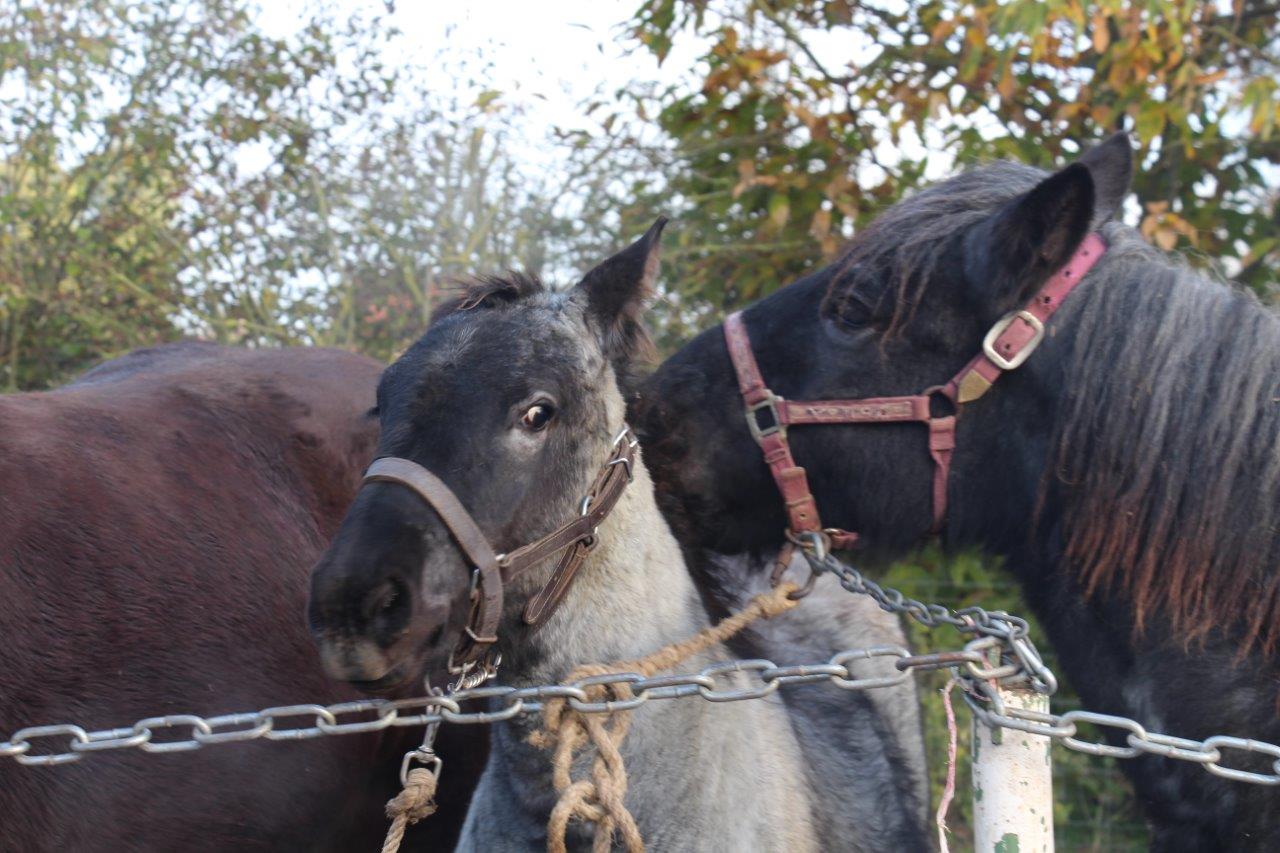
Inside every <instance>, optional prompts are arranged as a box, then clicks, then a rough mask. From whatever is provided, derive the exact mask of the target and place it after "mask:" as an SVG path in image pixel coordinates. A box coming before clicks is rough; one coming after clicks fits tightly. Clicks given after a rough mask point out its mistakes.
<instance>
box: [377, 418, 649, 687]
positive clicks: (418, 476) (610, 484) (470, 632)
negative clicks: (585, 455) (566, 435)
mask: <svg viewBox="0 0 1280 853" xmlns="http://www.w3.org/2000/svg"><path fill="white" fill-rule="evenodd" d="M638 446H639V443H638V442H637V441H636V438H635V436H634V435H633V434H632V432H631V428H630V427H626V428H624V429H623V430H622V432H621V433H619V434H618V436H617V438H615V439H614V441H613V447H612V453H611V454H610V456H609V460H608V461H607V462H605V464H604V465H603V466H601V468H600V471H599V472H598V473H597V474H596V477H595V480H594V481H593V482H592V484H591V488H590V489H589V490H588V491H587V494H586V497H584V498H583V500H582V509H581V512H580V513H579V515H578V516H577V517H575V518H573V519H571V520H569V521H567V522H565V523H564V524H562V525H560V526H559V527H557V528H556V529H555V530H553V531H551V532H550V533H548V534H547V535H546V536H543V537H542V538H541V539H537V540H535V541H533V542H530V543H529V544H527V545H522V546H521V547H519V548H517V549H515V550H514V551H511V552H510V553H507V554H497V553H495V552H494V550H493V548H492V546H491V545H490V544H489V541H488V539H486V538H485V535H484V533H483V532H481V530H480V527H479V525H477V524H476V523H475V521H474V520H473V519H472V517H471V515H470V513H468V512H467V510H466V508H465V507H463V505H462V502H461V501H459V500H458V498H457V496H456V495H454V493H453V490H452V489H450V488H449V487H448V486H447V485H445V484H444V482H443V481H442V480H441V479H440V478H439V477H437V476H436V475H435V474H432V473H431V472H430V471H428V470H427V469H426V468H424V467H422V466H421V465H419V464H418V463H417V462H414V461H412V460H409V459H401V458H399V457H395V456H384V457H382V458H381V459H376V460H374V462H373V464H372V465H370V466H369V470H368V471H366V472H365V475H364V480H363V481H362V483H361V485H365V484H368V483H397V484H399V485H401V486H404V487H406V488H408V489H410V490H411V491H413V493H414V494H416V495H417V496H418V497H420V498H422V500H423V501H424V502H426V504H427V506H429V507H431V509H433V510H434V511H435V513H436V514H437V515H438V516H440V520H441V521H443V522H444V524H445V527H447V528H448V529H449V533H450V534H451V535H452V536H453V539H454V541H455V542H457V544H458V547H459V548H460V549H461V550H462V553H463V554H465V555H466V558H467V561H468V562H469V563H471V565H472V567H473V569H474V575H473V582H472V589H471V613H470V615H469V617H468V619H467V625H466V628H465V629H464V632H463V636H462V637H461V638H460V639H459V641H458V645H457V646H456V647H455V648H454V651H453V654H452V656H451V667H452V668H454V670H455V672H457V671H460V670H461V669H462V668H466V667H470V666H472V665H474V664H476V663H478V662H480V661H481V660H483V659H484V658H485V656H486V654H487V653H488V652H489V651H490V649H491V648H492V646H493V644H494V643H496V642H497V641H498V623H499V621H500V620H501V618H502V600H503V586H504V585H505V584H508V583H510V582H511V581H512V580H514V579H515V578H516V577H519V576H520V575H522V574H524V573H525V572H526V571H527V570H529V569H531V568H533V567H534V566H536V565H537V564H539V563H541V562H542V561H543V560H545V559H547V558H548V557H551V556H553V555H554V554H558V553H560V552H562V551H563V552H564V556H563V557H562V558H561V559H560V562H559V564H557V566H556V568H555V570H554V571H552V573H551V578H550V579H549V580H548V581H547V583H546V584H545V585H544V586H543V587H542V589H540V590H539V591H538V592H537V593H535V594H534V596H533V597H532V598H531V599H529V603H528V604H527V605H526V607H525V611H524V621H525V622H526V623H528V624H529V625H533V626H538V625H541V624H542V623H544V622H546V620H547V619H548V618H549V617H550V616H551V614H552V613H554V612H555V609H556V607H558V606H559V604H560V602H561V601H563V600H564V596H565V593H566V592H568V590H569V586H570V585H571V584H572V583H573V579H574V577H575V576H576V575H577V572H578V569H579V568H581V567H582V563H583V561H584V560H585V559H586V557H587V555H588V554H589V553H591V550H592V549H593V548H594V547H595V544H596V530H597V528H598V527H599V526H600V523H601V522H602V521H604V520H605V518H607V517H608V515H609V513H610V512H612V511H613V508H614V507H615V506H617V504H618V499H619V498H621V497H622V492H623V490H625V489H626V487H627V484H628V483H629V482H631V470H632V466H633V465H634V464H635V455H636V448H637V447H638Z"/></svg>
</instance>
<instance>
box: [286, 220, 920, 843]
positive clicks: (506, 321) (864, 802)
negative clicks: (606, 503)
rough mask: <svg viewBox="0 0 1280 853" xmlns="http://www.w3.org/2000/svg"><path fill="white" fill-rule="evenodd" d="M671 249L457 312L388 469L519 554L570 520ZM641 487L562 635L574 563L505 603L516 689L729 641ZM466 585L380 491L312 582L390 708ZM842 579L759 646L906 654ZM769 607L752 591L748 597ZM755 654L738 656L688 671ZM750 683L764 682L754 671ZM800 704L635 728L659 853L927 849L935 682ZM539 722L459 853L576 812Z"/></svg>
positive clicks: (395, 422)
mask: <svg viewBox="0 0 1280 853" xmlns="http://www.w3.org/2000/svg"><path fill="white" fill-rule="evenodd" d="M660 231H661V223H659V224H658V225H655V227H654V228H652V229H650V231H649V233H648V234H646V235H645V236H644V237H643V238H642V239H641V240H640V241H638V242H637V243H635V244H633V245H632V246H631V247H629V248H628V249H626V250H624V251H623V252H621V253H620V254H618V255H615V256H614V257H613V258H610V259H609V260H608V261H606V262H604V263H603V264H601V265H600V266H599V267H597V268H595V269H594V270H592V271H591V272H590V273H588V274H587V275H586V277H585V278H584V279H583V281H582V282H581V283H580V284H579V285H578V286H577V287H575V288H573V289H571V290H569V291H566V292H552V291H549V290H546V289H544V288H543V287H542V286H541V285H540V284H538V283H537V282H536V281H533V280H531V279H527V278H522V277H510V278H504V279H487V280H484V281H482V282H479V283H477V284H476V285H474V286H473V287H472V288H471V289H470V290H469V291H468V292H467V293H466V294H465V295H464V296H463V297H462V298H461V299H460V300H458V301H457V302H456V303H454V304H452V305H449V306H446V308H444V309H442V310H441V311H440V312H438V313H437V316H436V317H435V318H434V319H433V322H432V324H431V326H430V328H429V329H428V330H427V333H426V334H425V335H424V336H423V337H422V338H421V339H420V340H419V341H418V342H417V343H416V344H414V345H413V346H412V347H411V348H410V349H409V350H408V351H407V352H406V353H405V354H404V355H403V356H402V357H401V358H400V359H399V360H398V361H397V362H396V363H395V364H393V365H392V366H391V367H390V368H389V369H388V370H387V371H386V373H385V374H384V376H383V378H382V381H381V384H380V387H379V389H378V411H379V417H380V419H381V424H382V437H381V445H380V447H379V455H380V456H400V457H405V458H408V459H411V460H413V461H415V462H417V463H419V464H420V465H422V466H424V467H426V468H427V469H429V470H431V471H432V472H434V473H435V474H436V475H437V476H438V477H440V478H441V479H442V480H444V481H445V483H446V484H447V485H448V486H449V488H450V489H452V490H453V492H454V493H455V494H456V495H457V496H458V498H459V499H460V500H461V501H462V503H463V504H464V505H465V506H466V508H467V510H468V511H469V512H470V513H471V515H472V516H473V517H474V518H475V520H476V522H477V523H478V524H479V525H480V527H481V529H482V530H483V531H484V533H485V534H486V536H488V538H489V539H490V541H491V542H492V543H493V545H494V547H495V548H498V549H510V548H514V547H516V546H519V545H520V544H522V543H525V542H530V541H533V540H534V539H537V538H538V537H540V536H542V535H544V534H545V533H546V532H547V531H548V530H550V529H552V528H553V527H555V526H556V525H557V524H559V523H561V522H563V521H564V520H566V519H568V518H571V517H572V516H573V515H574V514H575V513H577V512H578V502H579V500H580V498H581V496H582V495H583V494H584V493H585V492H586V490H587V488H588V485H589V484H590V482H591V480H592V478H593V477H594V476H595V474H596V472H597V470H598V469H599V467H600V466H601V464H602V463H603V462H604V461H605V460H606V459H608V458H609V454H610V444H611V440H612V439H613V437H614V436H615V435H617V434H618V433H619V431H620V430H621V428H622V426H623V418H624V410H625V406H624V403H623V392H622V391H621V390H620V379H621V381H622V382H625V381H626V380H627V378H628V377H629V376H630V375H631V373H632V367H633V361H636V360H638V358H639V357H640V356H641V355H642V354H644V353H645V352H646V351H647V350H648V349H649V343H648V338H647V336H646V335H645V333H644V331H643V329H642V327H641V325H640V314H641V312H642V310H643V302H644V299H645V297H646V296H647V295H648V292H649V289H650V287H651V284H652V280H653V278H654V275H655V271H656V266H657V243H658V235H659V233H660ZM634 475H635V479H634V482H633V483H632V484H631V485H630V486H629V487H628V488H627V490H626V491H625V493H624V494H623V496H622V499H621V501H620V502H619V504H618V505H617V507H616V508H615V509H614V511H613V513H612V514H611V515H610V516H609V517H608V518H607V519H606V521H605V522H604V523H603V524H602V525H601V527H600V530H599V532H598V545H597V547H596V548H595V550H594V551H593V552H592V553H591V556H590V557H589V558H588V560H587V562H586V563H585V564H584V566H583V568H582V570H581V571H580V572H579V574H578V577H577V580H576V582H575V583H574V585H573V586H572V588H571V589H570V590H569V592H568V595H567V597H566V598H565V600H564V602H563V604H562V606H561V607H560V608H559V609H558V610H557V611H556V612H555V614H554V615H553V616H552V617H551V619H550V620H549V621H548V622H547V623H546V624H545V625H543V626H542V627H541V628H539V629H537V630H536V631H535V630H531V629H529V628H528V627H527V626H525V625H524V624H523V623H522V621H521V618H520V612H521V610H522V608H523V606H524V604H525V603H526V601H527V600H528V599H529V597H530V596H531V595H532V594H533V593H534V592H535V591H536V590H537V589H538V588H539V587H540V586H541V585H542V584H543V583H544V582H545V581H546V579H547V576H548V575H549V573H550V571H551V568H552V566H553V564H554V563H555V561H554V560H548V561H546V564H545V565H544V566H542V567H539V568H538V569H536V570H534V571H532V572H530V573H529V574H528V575H525V576H523V577H520V578H518V579H517V580H516V581H515V582H514V583H513V584H511V585H509V586H508V588H507V597H506V608H505V611H504V615H503V620H502V625H501V629H500V631H499V636H500V637H501V641H500V644H499V647H498V648H500V650H501V652H502V654H503V657H504V658H505V663H504V664H503V669H502V680H503V681H504V682H506V683H510V684H515V685H527V684H534V683H550V682H555V681H558V680H560V679H562V678H564V677H565V675H566V674H567V673H568V672H569V671H570V670H571V669H572V668H574V667H575V666H576V665H578V664H582V663H591V662H599V663H608V662H613V661H619V660H629V659H634V658H637V657H642V656H644V655H647V654H649V653H651V652H653V651H655V650H657V649H659V648H662V647H663V646H666V645H668V644H670V643H673V642H677V641H680V640H683V639H686V638H688V637H690V636H691V635H693V634H695V633H697V632H698V631H700V630H702V629H703V628H705V627H707V626H708V625H709V624H710V621H711V620H710V618H709V617H708V615H707V612H706V610H705V609H704V606H703V603H702V599H701V597H700V595H699V591H698V590H697V589H696V588H695V586H694V583H693V581H692V580H691V578H690V575H689V573H688V572H687V570H686V568H685V565H684V561H683V559H682V556H681V551H680V548H679V547H678V546H677V544H676V541H675V539H674V538H673V537H672V535H671V532H670V530H669V529H668V527H667V524H666V522H665V521H664V520H663V518H662V516H661V515H660V514H659V511H658V508H657V506H656V504H655V501H654V495H653V488H652V484H651V482H650V479H649V475H648V472H647V471H646V470H645V468H644V465H643V464H637V465H636V466H635V471H634ZM743 574H744V577H745V576H756V573H754V572H744V573H743ZM469 575H470V566H469V565H468V564H467V563H466V561H465V560H464V558H463V556H462V554H461V552H460V551H459V550H458V548H457V547H456V545H455V544H454V542H453V541H452V540H451V539H450V536H449V533H448V532H447V530H446V528H445V527H444V525H443V523H442V522H441V520H440V519H439V518H438V517H437V516H436V515H435V514H434V513H433V512H432V511H431V510H430V509H428V508H427V506H426V505H425V504H424V503H422V502H421V501H420V500H418V498H417V497H416V496H415V495H414V494H413V493H411V492H410V491H409V490H408V489H406V488H404V487H403V486H401V485H399V484H395V483H373V484H370V485H368V486H366V487H365V488H364V489H363V490H362V491H361V493H360V495H359V496H358V498H357V499H356V501H355V503H354V504H353V505H352V507H351V509H350V511H349V512H348V515H347V517H346V520H345V521H344V522H343V525H342V528H341V530H340V531H339V533H338V535H337V537H336V538H335V540H334V542H333V543H332V545H331V546H330V548H329V550H328V552H327V553H326V554H325V556H324V557H323V558H322V559H321V561H320V563H319V564H318V565H317V567H316V569H315V572H314V575H313V586H312V602H311V620H312V629H313V631H314V633H315V636H316V640H317V642H318V644H319V647H320V650H321V655H322V657H323V659H324V660H325V663H326V666H327V669H328V671H329V672H330V673H331V674H334V675H336V676H338V677H341V678H344V679H346V680H348V681H353V682H356V683H359V684H361V685H362V686H364V687H365V688H366V689H372V690H394V689H396V688H398V687H401V686H403V685H404V684H405V683H406V682H412V681H415V680H417V679H420V678H421V674H422V672H423V671H424V670H425V669H426V668H428V667H429V666H431V665H432V664H438V663H439V662H440V661H441V659H442V658H443V657H444V656H446V655H447V653H448V650H449V648H450V647H451V646H452V645H453V644H454V642H455V640H456V638H457V636H458V632H459V631H460V630H461V628H462V625H463V624H464V622H465V618H466V609H467V599H468V578H469ZM830 581H831V579H830V578H824V579H823V582H822V583H820V584H819V587H818V589H817V590H816V591H815V592H814V594H813V595H812V596H811V598H810V599H809V600H807V601H805V602H803V603H802V605H801V606H800V607H798V608H795V609H793V610H792V611H790V612H788V613H786V614H784V615H783V616H781V617H777V618H776V619H774V620H772V621H770V622H769V623H757V625H758V626H759V627H757V628H755V629H753V630H751V631H749V632H748V636H746V637H745V638H744V639H743V641H742V642H743V643H744V644H745V647H747V648H750V649H751V650H752V651H753V652H755V653H757V654H759V655H762V656H765V657H768V658H770V659H772V660H775V661H777V662H779V663H795V662H801V661H812V660H819V659H823V658H824V657H825V656H826V655H829V654H831V653H832V652H833V651H835V650H839V649H843V648H848V647H863V646H872V645H884V644H893V645H901V644H902V643H903V639H902V635H901V632H900V628H899V626H898V625H897V624H896V622H894V621H893V620H892V619H890V618H888V617H886V616H884V615H882V614H880V613H879V612H878V611H876V610H875V609H874V607H872V606H870V605H869V604H868V603H865V602H860V601H858V600H857V599H855V598H853V597H851V596H849V595H847V594H845V593H843V592H842V591H840V590H838V588H834V589H833V587H832V586H831V584H830ZM758 591H760V589H759V588H744V589H743V591H742V595H743V599H744V600H745V599H747V598H748V597H749V596H750V595H752V594H753V593H755V592H758ZM736 648H737V647H735V650H736ZM736 656H737V655H736V654H733V653H731V652H730V651H729V650H728V649H726V648H724V647H720V646H717V647H714V648H712V649H711V650H710V651H707V652H705V653H703V654H701V655H699V656H697V657H695V658H694V659H691V660H689V661H687V662H686V663H685V664H684V665H682V666H681V668H680V669H681V670H682V671H693V670H696V669H699V668H701V667H703V666H706V665H709V664H711V663H713V662H716V661H722V660H727V659H730V658H733V657H736ZM852 666H853V668H855V669H856V670H857V673H856V674H857V675H858V676H869V675H885V674H891V673H892V672H893V667H892V663H891V661H890V659H887V658H879V659H876V660H874V661H871V662H864V663H861V664H857V665H852ZM735 680H739V681H741V684H742V686H747V680H746V677H745V676H741V675H740V674H739V675H735V676H733V677H731V678H730V681H731V682H733V681H735ZM784 690H787V691H788V692H791V691H794V692H795V695H790V696H788V698H787V700H786V701H785V702H784V701H783V699H782V698H781V697H780V696H779V695H777V694H775V695H774V696H771V697H769V698H767V699H762V700H753V701H740V702H730V703H723V704H712V703H709V702H704V701H701V700H693V699H684V700H677V701H663V702H650V703H647V704H645V705H643V706H641V707H640V708H639V709H637V710H636V711H635V713H634V716H633V719H632V724H631V729H630V734H629V736H628V738H627V740H626V742H625V744H624V746H623V754H624V757H625V759H626V765H627V771H628V778H629V787H628V790H627V795H626V804H627V807H628V808H629V809H630V811H631V812H632V814H633V815H634V816H635V818H636V821H637V823H638V825H639V827H640V831H641V833H642V834H643V836H644V838H645V841H646V843H647V844H648V845H649V846H650V847H651V849H653V850H662V851H669V850H708V851H710V850H715V851H724V850H732V851H739V850H770V851H774V850H776V851H784V850H785V851H797V850H911V849H927V848H928V847H929V840H928V838H929V836H928V834H927V833H926V831H925V829H924V820H923V816H924V815H923V812H924V804H925V803H926V801H927V796H926V793H925V789H924V772H923V749H922V744H921V735H920V727H919V720H918V716H917V710H916V698H915V693H914V686H913V685H912V684H910V683H909V682H908V683H905V684H902V685H900V686H897V687H893V688H887V689H879V690H873V691H870V692H869V693H867V694H866V695H865V696H861V694H849V693H846V692H844V691H841V690H839V689H837V688H835V687H833V686H830V685H827V684H819V685H807V686H804V687H799V688H784ZM853 696H861V698H859V699H858V700H857V702H858V704H854V701H853V699H852V697H853ZM537 724H538V723H537V721H536V720H534V719H519V718H517V719H515V720H512V721H510V722H506V723H502V724H499V725H497V726H496V727H495V730H494V732H493V735H494V738H493V748H492V750H491V753H490V758H489V763H488V766H487V768H486V769H485V772H484V774H483V777H482V779H481V782H480V784H479V787H478V788H477V790H476V792H475V796H474V798H473V800H472V804H471V809H470V812H469V815H468V818H467V820H466V825H465V828H464V830H463V837H462V841H461V844H460V849H462V850H483V851H501V850H513V851H514V850H519V851H526V850H536V849H541V848H543V847H544V846H545V845H546V826H547V819H548V816H549V814H550V811H551V808H552V806H553V805H554V802H555V799H556V796H555V791H554V789H553V787H552V783H551V768H550V756H549V753H548V752H546V751H545V750H542V749H539V748H537V747H535V746H532V745H530V744H529V743H528V737H529V735H530V734H531V731H532V729H533V727H534V726H536V725H537ZM586 761H587V759H586V758H583V759H582V762H583V766H584V768H585V762H586ZM575 775H577V774H575ZM442 784H444V785H447V784H448V769H447V768H446V769H445V776H444V778H443V780H442ZM885 792H891V793H890V794H889V796H888V797H886V793H885ZM864 795H865V796H864ZM886 799H888V800H889V802H890V807H889V808H885V802H886ZM592 833H593V827H592V826H590V825H579V824H572V825H571V831H570V837H569V839H568V840H569V845H570V847H571V849H581V848H589V847H590V846H591V841H592Z"/></svg>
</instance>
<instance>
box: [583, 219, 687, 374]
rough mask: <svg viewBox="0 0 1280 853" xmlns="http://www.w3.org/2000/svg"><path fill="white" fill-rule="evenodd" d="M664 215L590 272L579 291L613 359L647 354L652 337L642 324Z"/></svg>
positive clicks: (653, 273)
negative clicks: (628, 244)
mask: <svg viewBox="0 0 1280 853" xmlns="http://www.w3.org/2000/svg"><path fill="white" fill-rule="evenodd" d="M666 224H667V219H666V217H665V216H660V217H658V221H656V222H654V223H653V225H652V226H650V228H649V230H648V231H646V232H645V233H644V236H643V237H641V238H640V239H639V240H637V241H635V242H634V243H632V244H631V245H630V246H628V247H627V248H625V249H623V250H622V251H621V252H619V253H618V254H616V255H614V256H613V257H611V258H609V259H608V260H606V261H605V262H604V263H602V264H600V265H599V266H597V267H596V268H595V269H593V270H591V271H590V272H588V273H587V274H586V275H585V276H583V277H582V281H580V282H579V283H578V286H577V288H576V290H577V291H578V292H579V293H582V294H583V295H584V296H585V299H586V305H587V314H588V315H589V316H590V317H591V318H592V319H594V320H595V322H596V323H597V324H598V325H599V328H600V329H601V330H602V332H603V333H604V339H603V342H602V343H603V345H604V349H605V353H606V354H607V355H608V356H609V358H611V359H614V360H626V359H630V358H632V357H635V356H638V355H646V354H647V350H649V349H651V344H650V343H649V337H648V335H647V334H646V333H645V331H644V327H643V326H642V325H641V323H640V319H641V317H642V316H643V315H644V309H645V304H646V302H647V301H648V299H649V297H650V296H652V295H653V287H654V282H655V281H656V280H657V278H658V248H659V242H660V238H661V236H662V229H663V227H664V226H665V225H666Z"/></svg>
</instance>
